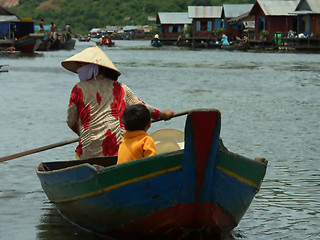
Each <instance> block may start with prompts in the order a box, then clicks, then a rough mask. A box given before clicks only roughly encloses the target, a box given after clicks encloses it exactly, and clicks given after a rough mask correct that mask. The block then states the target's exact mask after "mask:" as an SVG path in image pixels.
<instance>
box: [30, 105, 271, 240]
mask: <svg viewBox="0 0 320 240" xmlns="http://www.w3.org/2000/svg"><path fill="white" fill-rule="evenodd" d="M220 125H221V123H220V112H219V111H218V110H214V109H213V110H193V111H191V112H190V113H189V114H188V116H187V120H186V125H185V131H184V134H185V145H184V149H181V150H178V151H174V152H169V153H162V154H158V155H156V156H152V157H149V158H143V159H139V160H135V161H131V162H128V163H124V164H119V165H113V164H115V163H116V161H117V159H116V157H109V158H104V159H89V160H80V161H79V160H78V161H77V160H75V161H62V162H43V163H41V164H40V165H39V166H38V168H37V170H36V171H37V175H38V177H39V179H40V182H41V185H42V187H43V189H44V192H45V193H46V195H47V196H48V198H49V199H50V201H51V202H52V203H54V204H55V206H56V207H57V209H58V210H59V212H60V213H61V214H62V215H63V216H65V217H66V218H67V219H69V220H70V221H71V222H73V223H75V224H76V225H78V226H81V227H82V228H85V229H88V230H91V231H93V232H96V233H98V234H102V235H104V236H107V237H110V238H112V239H139V240H140V239H188V238H190V237H194V238H193V239H208V238H210V239H222V238H223V237H224V236H225V235H228V234H229V233H230V231H231V230H232V229H233V228H235V227H236V226H237V225H238V223H239V222H240V220H241V218H242V217H243V215H244V214H245V212H246V210H247V209H248V207H249V205H250V203H251V201H252V200H253V198H254V196H255V195H256V193H257V192H258V191H259V188H260V186H261V183H262V181H263V178H264V176H265V173H266V167H267V161H266V160H265V159H255V160H252V159H248V158H246V157H243V156H240V155H238V154H234V153H232V152H230V151H228V150H227V149H226V148H225V147H224V146H223V144H222V140H221V139H220V138H219V134H220ZM200 236H201V238H200Z"/></svg>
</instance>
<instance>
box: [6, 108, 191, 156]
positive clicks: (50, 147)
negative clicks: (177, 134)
mask: <svg viewBox="0 0 320 240" xmlns="http://www.w3.org/2000/svg"><path fill="white" fill-rule="evenodd" d="M189 112H190V111H184V112H179V113H176V114H174V115H173V116H172V118H174V117H179V116H182V115H186V114H188V113H189ZM161 120H162V119H159V120H153V121H152V122H159V121H161ZM78 140H79V138H74V139H70V140H67V141H63V142H58V143H54V144H50V145H46V146H43V147H39V148H35V149H31V150H28V151H25V152H20V153H16V154H12V155H9V156H5V157H1V158H0V162H4V161H8V160H11V159H14V158H19V157H23V156H26V155H30V154H33V153H37V152H42V151H46V150H49V149H52V148H56V147H61V146H64V145H67V144H70V143H74V142H77V141H78Z"/></svg>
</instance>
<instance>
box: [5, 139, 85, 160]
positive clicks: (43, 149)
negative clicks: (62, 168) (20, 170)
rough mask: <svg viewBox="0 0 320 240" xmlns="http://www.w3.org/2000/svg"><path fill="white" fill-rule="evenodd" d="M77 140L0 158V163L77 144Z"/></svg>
mask: <svg viewBox="0 0 320 240" xmlns="http://www.w3.org/2000/svg"><path fill="white" fill-rule="evenodd" d="M78 140H79V138H74V139H70V140H67V141H63V142H58V143H54V144H50V145H46V146H43V147H39V148H35V149H32V150H28V151H25V152H20V153H16V154H12V155H9V156H6V157H2V158H0V162H4V161H8V160H11V159H14V158H19V157H23V156H25V155H29V154H33V153H37V152H41V151H45V150H49V149H52V148H56V147H61V146H63V145H67V144H70V143H74V142H77V141H78Z"/></svg>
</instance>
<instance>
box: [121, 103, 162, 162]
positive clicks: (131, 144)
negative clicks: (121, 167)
mask: <svg viewBox="0 0 320 240" xmlns="http://www.w3.org/2000/svg"><path fill="white" fill-rule="evenodd" d="M123 122H124V126H125V128H126V131H125V132H124V133H123V136H124V137H123V139H121V140H120V142H119V151H118V162H117V164H120V163H125V162H129V161H132V160H136V159H139V158H144V157H150V156H153V155H156V154H157V149H156V146H155V143H154V141H153V139H152V137H151V136H150V135H149V134H147V133H146V131H147V130H148V129H149V128H150V125H151V117H150V112H149V110H148V109H147V107H146V106H145V105H143V104H135V105H131V106H129V107H128V108H127V109H126V110H124V112H123Z"/></svg>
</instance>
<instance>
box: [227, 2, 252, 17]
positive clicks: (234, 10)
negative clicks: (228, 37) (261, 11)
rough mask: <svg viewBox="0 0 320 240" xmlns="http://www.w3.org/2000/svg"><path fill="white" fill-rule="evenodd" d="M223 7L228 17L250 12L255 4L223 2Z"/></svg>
mask: <svg viewBox="0 0 320 240" xmlns="http://www.w3.org/2000/svg"><path fill="white" fill-rule="evenodd" d="M222 7H223V12H224V16H225V17H226V18H235V17H239V16H240V15H242V14H245V13H247V12H250V10H251V8H252V7H253V4H223V6H222Z"/></svg>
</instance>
